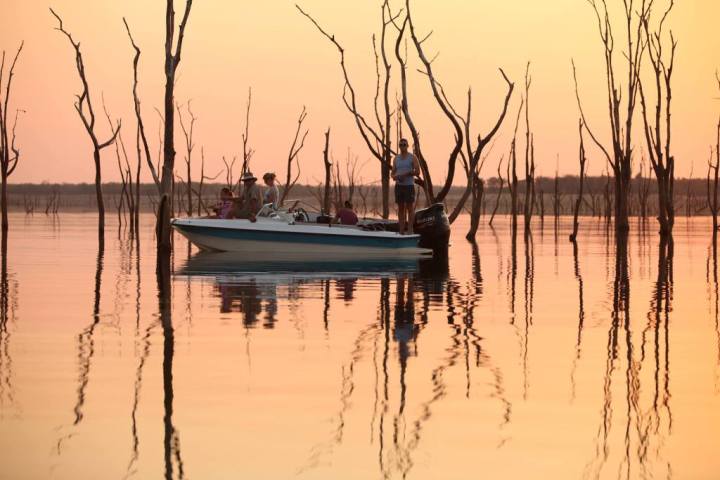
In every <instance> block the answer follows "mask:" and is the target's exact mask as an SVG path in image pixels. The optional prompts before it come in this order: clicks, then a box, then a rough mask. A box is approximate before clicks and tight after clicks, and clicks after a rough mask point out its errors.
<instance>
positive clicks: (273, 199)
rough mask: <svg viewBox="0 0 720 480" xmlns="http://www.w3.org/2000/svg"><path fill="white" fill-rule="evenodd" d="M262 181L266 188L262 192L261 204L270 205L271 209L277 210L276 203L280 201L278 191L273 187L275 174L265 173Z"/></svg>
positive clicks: (275, 186)
mask: <svg viewBox="0 0 720 480" xmlns="http://www.w3.org/2000/svg"><path fill="white" fill-rule="evenodd" d="M263 181H264V182H265V185H266V186H267V188H265V191H264V192H263V204H265V205H267V204H268V203H271V204H272V208H273V209H275V210H277V208H278V202H279V201H280V190H279V189H278V187H277V185H275V174H274V173H272V172H268V173H266V174H265V175H263Z"/></svg>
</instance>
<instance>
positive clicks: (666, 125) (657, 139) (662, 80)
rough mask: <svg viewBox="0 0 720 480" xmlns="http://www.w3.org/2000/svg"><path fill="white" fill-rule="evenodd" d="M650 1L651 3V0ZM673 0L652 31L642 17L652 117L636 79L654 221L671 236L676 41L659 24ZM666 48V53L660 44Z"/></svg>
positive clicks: (666, 14)
mask: <svg viewBox="0 0 720 480" xmlns="http://www.w3.org/2000/svg"><path fill="white" fill-rule="evenodd" d="M651 3H652V2H651ZM673 5H674V0H670V5H669V6H668V8H667V10H666V11H665V13H664V15H663V16H662V19H661V20H660V23H659V25H658V27H657V30H656V31H651V30H650V22H649V18H648V17H649V16H648V17H645V18H644V21H643V30H644V32H645V42H646V43H647V48H646V50H647V54H648V58H649V59H650V65H651V66H652V70H653V80H654V82H655V93H656V98H655V111H654V114H653V116H652V118H649V116H648V103H649V101H648V100H647V99H646V96H645V89H644V88H643V85H642V82H640V101H641V103H642V113H643V122H644V126H645V128H644V130H645V139H646V141H647V146H648V152H649V156H650V164H651V165H652V168H653V171H654V172H655V178H656V179H657V185H658V216H657V219H658V222H660V235H662V236H667V235H672V230H673V225H674V224H675V204H674V203H675V195H674V190H675V158H674V157H673V155H672V154H671V152H670V139H671V134H670V133H671V132H670V131H671V122H670V118H671V105H672V74H673V67H674V65H675V48H676V47H677V41H676V40H675V38H674V37H673V34H672V31H670V33H669V44H667V43H666V39H665V35H664V32H663V27H664V25H665V20H666V19H667V17H668V15H669V14H670V11H671V10H672V8H673ZM666 46H667V47H669V52H668V51H667V50H666V49H665V48H664V47H666Z"/></svg>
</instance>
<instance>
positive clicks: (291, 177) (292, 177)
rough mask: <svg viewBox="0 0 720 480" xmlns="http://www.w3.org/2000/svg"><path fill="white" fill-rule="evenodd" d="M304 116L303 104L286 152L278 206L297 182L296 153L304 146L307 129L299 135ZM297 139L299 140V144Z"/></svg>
mask: <svg viewBox="0 0 720 480" xmlns="http://www.w3.org/2000/svg"><path fill="white" fill-rule="evenodd" d="M306 117H307V112H306V111H305V106H303V108H302V111H301V112H300V115H299V116H298V120H297V129H296V130H295V137H293V141H292V144H291V145H290V151H289V152H288V159H287V173H286V176H285V188H283V193H282V195H280V201H279V202H278V205H280V206H282V204H283V202H285V199H286V198H287V196H288V195H289V194H290V190H292V189H293V187H294V186H295V184H296V183H297V182H298V179H299V178H300V158H299V157H298V154H299V153H300V150H302V148H303V147H304V146H305V138H306V137H307V135H308V132H309V130H307V129H305V132H304V133H303V134H302V136H301V135H300V132H301V131H302V127H303V122H304V121H305V118H306ZM298 139H299V140H300V144H299V145H298ZM293 163H295V166H296V167H295V173H294V174H293Z"/></svg>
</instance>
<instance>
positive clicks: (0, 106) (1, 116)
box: [0, 42, 24, 258]
mask: <svg viewBox="0 0 720 480" xmlns="http://www.w3.org/2000/svg"><path fill="white" fill-rule="evenodd" d="M23 45H24V42H21V43H20V47H18V49H17V53H15V57H14V58H13V61H12V63H11V64H10V68H9V70H8V78H7V82H6V83H5V84H4V85H3V74H4V73H5V51H3V52H2V62H0V181H2V185H0V189H2V190H0V209H1V210H2V232H3V237H2V238H3V245H5V242H4V240H5V238H6V236H5V233H6V232H7V231H8V197H7V182H8V177H9V176H10V175H12V173H13V172H14V171H15V168H16V167H17V164H18V161H19V160H20V149H19V148H18V147H17V145H16V143H15V137H16V135H15V131H16V128H17V121H18V115H19V113H20V110H16V111H15V120H14V122H13V126H12V128H9V125H8V108H9V106H10V96H11V94H12V80H13V76H14V74H15V65H16V64H17V60H18V58H19V57H20V53H21V52H22V49H23ZM8 130H9V133H8ZM3 258H5V257H4V255H3Z"/></svg>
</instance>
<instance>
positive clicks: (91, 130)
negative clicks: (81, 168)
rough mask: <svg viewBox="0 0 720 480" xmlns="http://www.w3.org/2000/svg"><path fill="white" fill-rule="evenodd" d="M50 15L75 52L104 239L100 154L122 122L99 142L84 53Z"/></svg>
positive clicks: (79, 106)
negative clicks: (104, 139)
mask: <svg viewBox="0 0 720 480" xmlns="http://www.w3.org/2000/svg"><path fill="white" fill-rule="evenodd" d="M50 13H52V14H53V16H54V17H55V18H56V19H57V21H58V26H57V28H56V30H58V31H60V32H62V33H63V34H64V35H65V36H66V37H67V39H68V41H69V42H70V45H72V47H73V49H74V50H75V66H76V67H77V71H78V75H79V77H80V82H81V83H82V92H81V93H80V95H78V96H77V101H76V102H75V110H76V111H77V113H78V116H79V117H80V120H82V123H83V126H84V127H85V131H87V134H88V136H89V137H90V141H91V142H92V146H93V161H94V163H95V197H96V201H97V209H98V234H99V235H100V237H103V236H104V235H105V202H104V201H103V193H102V173H101V164H100V152H101V151H102V150H103V149H104V148H106V147H108V146H110V145H112V144H113V142H115V139H116V138H117V135H118V133H119V132H120V124H121V123H120V120H118V122H117V126H116V127H115V129H114V130H113V131H112V136H111V137H110V139H108V140H107V141H105V142H100V141H99V140H98V138H97V134H96V133H95V111H94V110H93V104H92V99H91V97H90V87H89V85H88V81H87V76H86V75H85V64H84V63H83V57H82V53H81V52H80V42H76V41H75V40H74V39H73V37H72V35H71V34H70V33H69V32H68V31H67V30H65V28H64V27H63V21H62V19H61V18H60V16H59V15H58V14H57V13H55V11H54V10H53V9H52V8H51V9H50Z"/></svg>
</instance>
